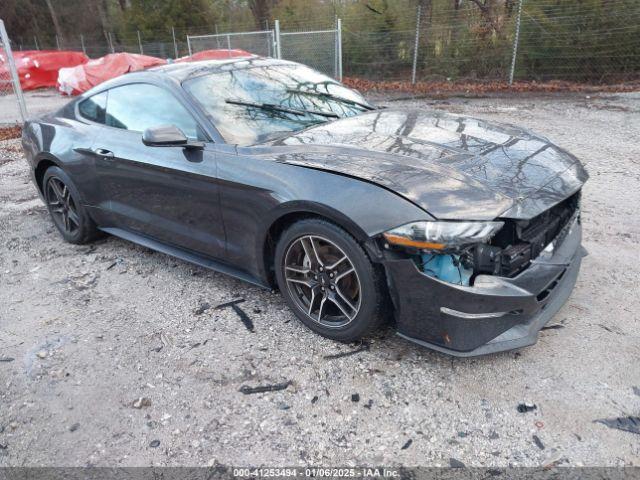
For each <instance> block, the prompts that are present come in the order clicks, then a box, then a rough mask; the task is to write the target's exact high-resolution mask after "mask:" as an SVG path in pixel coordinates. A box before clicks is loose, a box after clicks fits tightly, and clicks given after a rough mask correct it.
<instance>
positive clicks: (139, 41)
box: [136, 30, 144, 55]
mask: <svg viewBox="0 0 640 480" xmlns="http://www.w3.org/2000/svg"><path fill="white" fill-rule="evenodd" d="M136 31H137V32H138V47H140V55H142V54H143V53H144V52H143V51H142V38H141V37H140V30H136Z"/></svg>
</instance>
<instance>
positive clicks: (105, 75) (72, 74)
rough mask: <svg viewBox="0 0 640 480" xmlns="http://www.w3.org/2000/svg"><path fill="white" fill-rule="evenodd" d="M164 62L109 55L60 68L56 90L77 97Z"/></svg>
mask: <svg viewBox="0 0 640 480" xmlns="http://www.w3.org/2000/svg"><path fill="white" fill-rule="evenodd" d="M165 63H167V62H166V60H163V59H161V58H156V57H150V56H148V55H138V54H137V53H111V54H109V55H105V56H104V57H100V58H97V59H95V60H89V62H87V63H85V64H84V65H78V66H77V67H74V68H61V69H60V72H59V73H58V85H57V87H58V90H59V91H60V92H62V93H65V94H67V95H79V94H80V93H83V92H86V91H87V90H89V89H90V88H91V87H94V86H96V85H98V84H100V83H102V82H104V81H106V80H109V79H111V78H115V77H118V76H120V75H122V74H124V73H127V72H135V71H137V70H144V69H145V68H150V67H155V66H156V65H164V64H165Z"/></svg>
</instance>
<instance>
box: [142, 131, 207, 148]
mask: <svg viewBox="0 0 640 480" xmlns="http://www.w3.org/2000/svg"><path fill="white" fill-rule="evenodd" d="M142 143H144V144H145V145H146V146H147V147H185V148H199V149H202V148H204V144H203V143H202V142H190V141H189V139H188V138H187V137H186V135H185V134H184V133H182V130H180V129H179V128H178V127H176V126H175V125H161V126H159V127H150V128H147V129H146V130H145V131H144V132H143V133H142Z"/></svg>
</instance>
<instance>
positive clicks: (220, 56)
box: [175, 49, 253, 63]
mask: <svg viewBox="0 0 640 480" xmlns="http://www.w3.org/2000/svg"><path fill="white" fill-rule="evenodd" d="M251 56H253V54H251V53H249V52H247V51H245V50H238V49H231V50H204V51H202V52H198V53H194V54H193V55H191V56H188V57H180V58H178V59H176V60H175V62H176V63H177V62H198V61H200V60H224V59H225V58H236V57H251Z"/></svg>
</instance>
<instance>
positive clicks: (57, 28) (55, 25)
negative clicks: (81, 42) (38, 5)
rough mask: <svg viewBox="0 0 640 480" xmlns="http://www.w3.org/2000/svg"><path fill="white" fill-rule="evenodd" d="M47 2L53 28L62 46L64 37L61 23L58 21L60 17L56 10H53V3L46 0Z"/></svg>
mask: <svg viewBox="0 0 640 480" xmlns="http://www.w3.org/2000/svg"><path fill="white" fill-rule="evenodd" d="M46 1H47V7H48V8H49V13H50V14H51V21H52V22H53V28H54V29H55V31H56V35H57V37H58V41H59V42H60V44H63V43H64V37H63V35H62V29H61V28H60V22H59V21H58V15H57V14H56V11H55V9H54V8H53V4H52V3H51V0H46Z"/></svg>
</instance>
